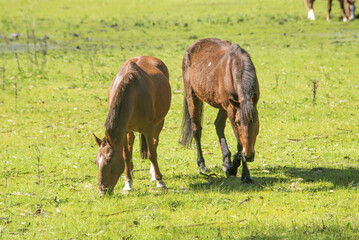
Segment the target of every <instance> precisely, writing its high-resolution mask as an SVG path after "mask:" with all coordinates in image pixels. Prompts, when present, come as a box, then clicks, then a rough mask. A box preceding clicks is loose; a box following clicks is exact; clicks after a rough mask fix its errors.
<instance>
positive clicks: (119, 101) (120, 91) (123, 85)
mask: <svg viewBox="0 0 359 240" xmlns="http://www.w3.org/2000/svg"><path fill="white" fill-rule="evenodd" d="M120 72H122V71H121V70H120ZM140 74H141V69H140V67H139V66H138V65H137V64H136V63H134V62H131V61H130V62H128V64H127V67H126V72H125V73H124V75H123V76H122V79H121V82H120V83H119V85H118V86H117V88H116V89H115V90H114V91H115V92H114V93H113V96H109V97H110V98H112V104H111V105H110V106H109V110H108V114H107V118H106V121H105V124H104V126H105V129H106V132H107V133H108V134H112V133H113V132H114V131H115V130H116V128H117V126H118V124H119V123H118V122H119V121H118V120H119V118H120V113H121V110H122V108H123V107H124V104H123V103H124V102H125V101H124V100H123V99H124V98H126V90H127V89H128V88H129V86H130V85H132V83H133V82H134V81H135V80H136V79H137V78H138V77H139V76H140Z"/></svg>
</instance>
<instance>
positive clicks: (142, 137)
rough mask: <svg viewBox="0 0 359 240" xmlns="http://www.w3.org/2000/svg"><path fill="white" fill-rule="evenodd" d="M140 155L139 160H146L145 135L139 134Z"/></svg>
mask: <svg viewBox="0 0 359 240" xmlns="http://www.w3.org/2000/svg"><path fill="white" fill-rule="evenodd" d="M140 149H141V150H140V154H141V158H142V159H146V158H148V155H147V152H148V151H147V142H146V137H145V135H143V134H141V139H140Z"/></svg>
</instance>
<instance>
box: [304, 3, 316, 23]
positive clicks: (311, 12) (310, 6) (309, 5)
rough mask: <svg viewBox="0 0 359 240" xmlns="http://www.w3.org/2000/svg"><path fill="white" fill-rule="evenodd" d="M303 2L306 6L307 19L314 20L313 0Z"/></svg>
mask: <svg viewBox="0 0 359 240" xmlns="http://www.w3.org/2000/svg"><path fill="white" fill-rule="evenodd" d="M304 2H305V4H306V5H307V8H308V19H309V20H315V15H314V10H313V3H314V0H304Z"/></svg>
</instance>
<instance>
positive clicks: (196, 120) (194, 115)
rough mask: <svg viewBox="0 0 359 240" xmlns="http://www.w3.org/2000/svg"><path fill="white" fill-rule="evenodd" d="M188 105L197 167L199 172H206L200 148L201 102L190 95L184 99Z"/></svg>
mask: <svg viewBox="0 0 359 240" xmlns="http://www.w3.org/2000/svg"><path fill="white" fill-rule="evenodd" d="M186 99H187V104H188V112H189V116H190V118H191V120H192V131H193V137H194V140H195V141H196V146H197V165H198V168H199V171H200V172H207V171H208V169H207V167H206V165H205V162H204V158H203V153H202V146H201V136H202V126H201V119H202V108H203V102H202V101H201V100H199V99H198V98H197V97H196V96H193V95H191V96H190V97H186Z"/></svg>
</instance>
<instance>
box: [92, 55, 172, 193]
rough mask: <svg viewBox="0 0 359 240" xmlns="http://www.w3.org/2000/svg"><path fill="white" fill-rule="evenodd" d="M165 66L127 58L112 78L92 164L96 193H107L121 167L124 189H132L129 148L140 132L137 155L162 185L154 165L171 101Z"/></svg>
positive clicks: (159, 173)
mask: <svg viewBox="0 0 359 240" xmlns="http://www.w3.org/2000/svg"><path fill="white" fill-rule="evenodd" d="M168 78H169V74H168V70H167V67H166V65H165V64H164V63H163V62H162V61H161V60H159V59H157V58H155V57H147V56H146V57H144V56H140V57H135V58H131V59H129V60H127V61H126V62H125V63H124V64H123V65H122V67H121V69H120V71H119V72H118V73H117V75H116V76H115V78H114V79H113V81H112V84H111V87H110V89H109V94H108V105H109V111H108V114H107V118H106V122H105V129H106V131H105V137H104V138H103V139H102V140H100V139H99V138H97V137H96V136H95V135H94V137H95V140H96V142H97V144H98V146H99V150H98V154H97V156H96V160H95V161H96V164H97V166H98V169H99V174H98V190H99V193H100V195H103V194H104V193H106V192H108V193H111V192H112V190H113V188H114V187H115V185H116V183H117V181H118V179H119V177H120V176H121V174H122V173H123V171H124V170H125V188H124V190H131V189H132V176H131V172H132V170H133V164H132V149H133V142H134V139H135V135H134V134H133V132H134V131H135V132H140V133H141V142H140V143H141V157H142V158H149V159H150V160H151V163H152V164H151V167H152V168H153V171H152V172H153V175H152V180H157V187H165V186H166V185H165V183H164V182H163V180H162V174H161V172H160V169H159V167H158V164H157V146H158V138H159V135H160V132H161V130H162V127H163V124H164V118H165V116H166V114H167V112H168V110H169V107H170V104H171V87H170V84H169V80H168Z"/></svg>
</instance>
